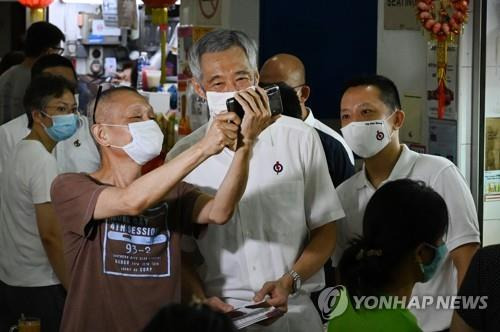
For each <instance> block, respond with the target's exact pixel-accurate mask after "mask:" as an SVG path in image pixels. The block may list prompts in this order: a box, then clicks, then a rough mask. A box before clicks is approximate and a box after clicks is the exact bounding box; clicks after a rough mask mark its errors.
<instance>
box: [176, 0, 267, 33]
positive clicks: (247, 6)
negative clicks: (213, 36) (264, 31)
mask: <svg viewBox="0 0 500 332" xmlns="http://www.w3.org/2000/svg"><path fill="white" fill-rule="evenodd" d="M219 3H221V5H220V6H221V7H220V8H221V10H222V12H221V24H220V25H217V27H223V28H227V29H234V30H241V31H243V32H245V33H246V34H248V35H249V36H250V37H251V38H252V39H254V40H255V41H256V42H257V43H258V42H259V17H260V0H219ZM198 11H199V8H198V0H181V23H182V24H184V25H200V24H199V22H197V20H196V17H197V15H196V14H197V13H196V12H198Z"/></svg>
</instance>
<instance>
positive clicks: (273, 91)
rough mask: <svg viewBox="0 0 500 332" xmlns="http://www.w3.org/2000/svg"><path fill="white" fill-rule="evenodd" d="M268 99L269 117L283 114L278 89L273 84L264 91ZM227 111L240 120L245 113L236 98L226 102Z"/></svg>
mask: <svg viewBox="0 0 500 332" xmlns="http://www.w3.org/2000/svg"><path fill="white" fill-rule="evenodd" d="M264 91H265V92H266V94H267V96H268V98H269V108H270V110H271V115H272V116H274V115H278V114H281V113H283V104H282V103H281V94H280V88H279V87H278V86H277V85H275V84H273V85H270V86H268V87H266V88H265V89H264ZM226 106H227V110H228V111H229V112H234V113H236V114H237V115H238V116H239V117H240V119H243V117H244V116H245V111H244V110H243V107H242V106H241V104H240V103H239V102H238V101H237V100H236V98H229V99H228V100H227V101H226Z"/></svg>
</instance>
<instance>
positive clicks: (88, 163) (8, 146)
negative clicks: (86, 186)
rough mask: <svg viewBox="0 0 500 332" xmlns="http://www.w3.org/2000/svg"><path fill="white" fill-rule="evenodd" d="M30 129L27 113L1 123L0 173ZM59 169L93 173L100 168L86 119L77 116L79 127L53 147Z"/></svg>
mask: <svg viewBox="0 0 500 332" xmlns="http://www.w3.org/2000/svg"><path fill="white" fill-rule="evenodd" d="M29 133H30V129H29V128H28V117H27V116H26V114H23V115H21V116H19V117H17V118H15V119H13V120H11V121H9V122H7V123H5V124H3V125H2V126H0V142H2V144H1V145H0V174H1V172H2V168H3V165H4V164H5V162H6V160H7V159H8V158H9V154H10V153H11V152H12V150H13V149H14V147H15V146H16V144H17V143H18V142H19V141H21V140H22V139H23V138H24V137H26V136H27V135H28V134H29ZM53 154H54V156H55V157H56V160H57V167H58V168H59V171H60V172H61V173H70V172H85V173H92V172H94V171H95V170H97V169H98V168H99V165H100V160H101V159H100V156H99V151H98V150H97V147H96V145H95V143H94V140H93V138H92V136H91V134H90V129H89V120H88V119H87V117H86V116H83V115H81V116H80V127H79V128H78V130H77V131H76V133H75V134H74V135H73V136H71V137H70V138H68V139H67V140H64V141H61V142H59V143H58V144H57V145H56V147H55V149H54V151H53Z"/></svg>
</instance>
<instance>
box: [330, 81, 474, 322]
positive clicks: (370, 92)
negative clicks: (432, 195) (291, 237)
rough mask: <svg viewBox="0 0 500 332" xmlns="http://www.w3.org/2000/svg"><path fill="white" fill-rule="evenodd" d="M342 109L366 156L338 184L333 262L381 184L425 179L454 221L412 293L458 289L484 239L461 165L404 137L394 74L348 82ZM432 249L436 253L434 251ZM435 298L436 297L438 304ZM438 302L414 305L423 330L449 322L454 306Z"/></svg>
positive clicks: (352, 138) (350, 137)
mask: <svg viewBox="0 0 500 332" xmlns="http://www.w3.org/2000/svg"><path fill="white" fill-rule="evenodd" d="M340 111H341V121H342V133H343V135H344V138H345V140H346V142H347V144H349V146H350V147H351V148H352V150H353V152H354V153H356V154H357V155H359V156H361V157H362V158H363V159H364V165H363V169H362V170H361V171H360V172H358V173H356V174H355V175H354V176H353V177H352V178H350V179H349V180H347V181H346V182H344V183H343V184H342V185H340V187H339V188H338V192H339V197H340V198H341V201H342V206H343V207H344V209H345V213H346V217H345V218H344V219H343V220H341V221H340V222H339V225H338V233H337V247H336V249H335V252H334V255H333V257H332V260H333V264H334V265H337V264H338V262H339V261H340V258H341V256H342V252H343V251H344V249H345V248H346V246H347V243H348V241H349V240H350V239H352V238H353V237H355V236H356V235H360V234H362V232H363V230H362V219H363V213H364V210H365V207H366V205H367V203H368V201H369V200H370V198H371V196H372V195H373V194H374V193H375V191H376V190H377V189H378V188H380V187H381V186H382V185H383V184H384V183H386V182H388V181H393V180H397V179H403V178H408V179H412V180H420V181H423V182H425V183H426V184H427V185H428V186H430V187H432V188H433V189H434V190H435V191H436V192H438V193H439V194H440V195H441V196H442V197H443V198H444V200H445V202H446V204H447V206H448V211H449V216H450V223H449V227H448V231H447V234H446V235H445V238H444V239H443V240H444V241H445V243H446V247H447V249H448V253H447V254H446V257H445V258H444V260H443V263H442V264H441V266H440V267H439V268H438V271H437V272H436V275H435V276H434V277H433V278H432V279H431V280H430V281H428V282H426V283H418V284H417V285H416V286H415V288H414V289H413V294H412V295H413V296H424V295H432V296H438V295H446V296H453V295H456V294H457V286H459V285H460V284H461V282H462V280H463V278H464V276H465V273H466V272H467V268H468V266H469V263H470V261H471V259H472V256H473V255H474V253H475V252H476V250H477V249H478V247H479V242H480V235H479V227H478V220H477V213H476V208H475V206H474V202H473V199H472V195H471V193H470V190H469V188H468V187H467V184H466V183H465V181H464V178H463V176H462V175H461V174H460V171H459V170H458V169H457V167H456V166H455V165H454V164H453V163H451V162H450V161H449V160H447V159H445V158H441V157H437V156H431V155H426V154H419V153H416V152H413V151H411V150H410V149H408V147H407V146H406V145H403V144H400V143H399V128H401V126H402V125H403V122H404V118H405V116H404V113H403V111H402V110H401V103H400V100H399V94H398V91H397V88H396V86H395V85H394V83H393V82H392V81H391V80H389V79H387V78H385V77H383V76H368V77H362V78H359V79H356V80H353V81H351V82H349V83H348V84H347V85H346V88H345V90H344V93H343V96H342V100H341V110H340ZM422 208H425V206H423V207H422ZM387 213H391V211H387ZM429 250H430V252H429V256H430V257H432V256H433V255H434V254H435V253H434V252H432V249H429ZM415 264H417V262H415ZM436 302H437V299H436V298H435V299H434V305H436ZM434 305H432V306H427V308H426V309H425V310H424V309H420V310H413V311H412V312H413V313H414V314H415V316H416V317H417V319H418V323H419V326H420V327H421V328H422V330H423V331H429V332H430V331H441V330H445V329H448V328H449V326H450V322H451V317H452V314H453V311H452V310H444V309H439V310H437V309H436V308H435V307H434Z"/></svg>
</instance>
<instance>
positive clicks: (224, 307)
mask: <svg viewBox="0 0 500 332" xmlns="http://www.w3.org/2000/svg"><path fill="white" fill-rule="evenodd" d="M203 304H206V305H207V306H209V307H210V309H212V310H213V311H216V312H222V313H223V314H225V313H227V312H229V311H231V310H233V309H234V307H233V306H232V305H230V304H227V303H226V302H224V301H222V300H221V299H219V298H218V297H217V296H212V297H211V298H208V299H206V300H205V301H203Z"/></svg>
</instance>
